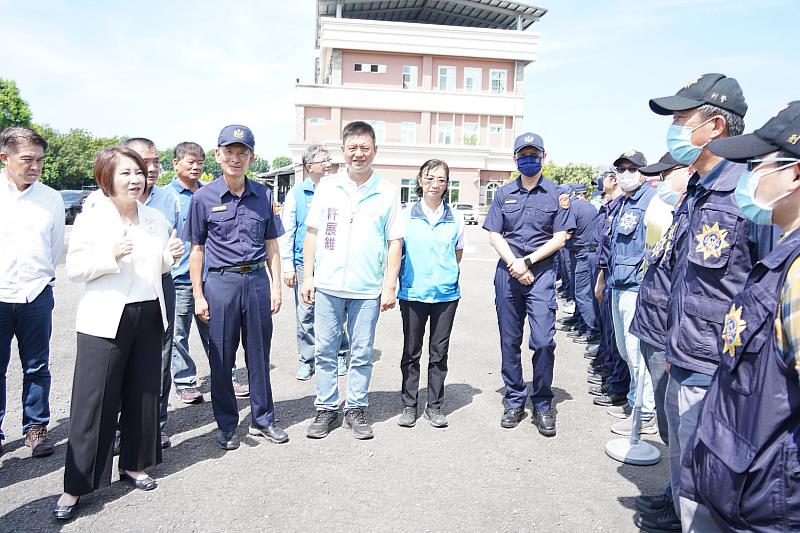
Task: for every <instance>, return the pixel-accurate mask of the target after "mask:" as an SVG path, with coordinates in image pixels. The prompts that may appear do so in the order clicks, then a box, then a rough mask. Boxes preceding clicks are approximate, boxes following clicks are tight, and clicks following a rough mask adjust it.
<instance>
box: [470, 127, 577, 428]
mask: <svg viewBox="0 0 800 533" xmlns="http://www.w3.org/2000/svg"><path fill="white" fill-rule="evenodd" d="M545 157H546V153H545V150H544V142H543V141H542V138H541V137H540V136H539V135H537V134H535V133H524V134H522V135H520V136H519V137H517V139H516V141H515V142H514V160H515V162H516V165H517V169H519V172H520V176H519V177H518V178H517V179H516V180H514V181H513V182H512V183H509V184H506V185H504V186H502V187H500V188H499V189H498V190H497V193H496V195H495V198H494V202H493V203H492V206H491V208H490V209H489V213H488V214H487V215H486V220H485V221H484V224H483V228H484V229H486V230H487V231H489V242H490V243H491V245H492V247H493V248H494V249H495V251H497V253H498V255H499V256H500V260H499V261H498V263H497V269H496V271H495V277H494V286H495V305H496V307H497V322H498V325H499V328H500V349H501V352H502V369H501V371H502V375H503V381H504V382H505V386H506V394H505V405H506V409H505V411H504V413H503V416H502V418H501V420H500V425H501V426H502V427H505V428H513V427H516V426H517V425H518V424H519V423H520V422H521V421H522V419H523V418H524V417H525V401H526V399H527V387H526V385H525V380H524V379H523V375H522V360H521V350H520V347H521V343H522V333H523V328H524V324H525V317H526V316H527V318H528V320H529V322H530V326H531V327H530V330H531V337H530V341H529V343H528V346H529V347H530V349H531V350H533V359H532V363H533V387H532V390H531V401H532V404H533V423H534V424H535V425H536V426H537V427H538V429H539V432H540V433H541V434H542V435H545V436H553V435H555V433H556V415H555V411H554V410H553V407H552V403H551V402H552V399H553V391H552V389H551V386H552V382H553V364H554V360H555V341H554V340H553V336H554V334H555V318H556V307H557V306H556V293H555V277H556V274H555V261H554V257H553V255H554V254H555V253H556V252H557V251H558V250H560V249H561V248H563V246H564V243H565V242H566V240H567V232H569V231H571V230H573V229H574V228H575V221H574V220H573V219H572V218H571V216H570V213H569V210H568V209H561V208H560V207H559V205H558V195H557V192H556V184H555V183H553V182H552V181H550V180H548V179H547V178H545V177H544V176H542V162H543V161H544V159H545Z"/></svg>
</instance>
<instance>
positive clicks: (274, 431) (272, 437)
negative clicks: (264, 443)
mask: <svg viewBox="0 0 800 533" xmlns="http://www.w3.org/2000/svg"><path fill="white" fill-rule="evenodd" d="M249 432H250V434H251V435H253V436H255V437H264V438H265V439H267V440H268V441H270V442H274V443H275V444H283V443H285V442H289V435H287V434H286V432H285V431H284V430H282V429H281V428H279V427H278V426H276V425H274V424H273V425H271V426H269V427H265V428H262V427H260V426H250V430H249Z"/></svg>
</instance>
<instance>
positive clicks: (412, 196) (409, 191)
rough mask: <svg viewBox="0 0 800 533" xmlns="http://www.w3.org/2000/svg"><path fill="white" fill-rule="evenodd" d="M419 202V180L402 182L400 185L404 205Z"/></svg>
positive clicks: (401, 199)
mask: <svg viewBox="0 0 800 533" xmlns="http://www.w3.org/2000/svg"><path fill="white" fill-rule="evenodd" d="M417 200H418V198H417V180H411V179H406V180H402V182H401V185H400V201H401V202H403V203H404V204H409V203H411V202H416V201H417Z"/></svg>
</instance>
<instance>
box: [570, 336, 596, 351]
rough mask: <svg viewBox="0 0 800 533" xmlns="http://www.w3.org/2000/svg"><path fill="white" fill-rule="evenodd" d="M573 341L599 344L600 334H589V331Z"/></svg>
mask: <svg viewBox="0 0 800 533" xmlns="http://www.w3.org/2000/svg"><path fill="white" fill-rule="evenodd" d="M575 342H577V343H579V344H589V345H595V346H600V344H599V343H600V335H598V334H596V333H595V334H591V333H589V334H585V335H583V336H581V337H580V338H576V339H575ZM595 353H596V352H595Z"/></svg>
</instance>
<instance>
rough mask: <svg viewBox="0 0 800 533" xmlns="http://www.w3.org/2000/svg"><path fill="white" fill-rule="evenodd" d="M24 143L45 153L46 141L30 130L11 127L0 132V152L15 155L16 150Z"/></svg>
mask: <svg viewBox="0 0 800 533" xmlns="http://www.w3.org/2000/svg"><path fill="white" fill-rule="evenodd" d="M24 143H30V144H33V145H35V146H39V147H41V149H42V150H44V151H45V152H46V151H47V141H46V140H44V137H42V136H41V135H39V134H38V133H36V132H35V131H33V130H31V129H28V128H22V127H11V128H5V129H3V130H2V131H0V152H6V153H8V154H15V153H17V150H19V148H20V145H22V144H24Z"/></svg>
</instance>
